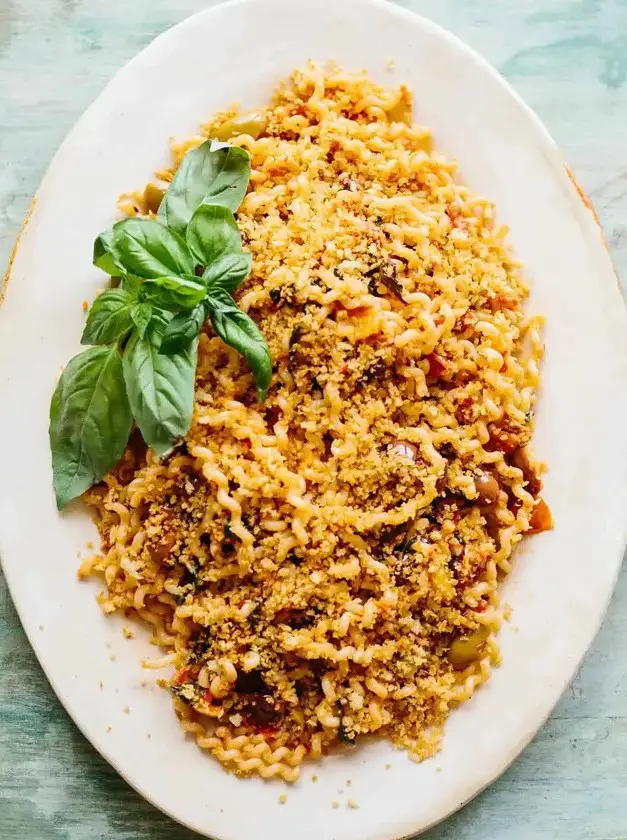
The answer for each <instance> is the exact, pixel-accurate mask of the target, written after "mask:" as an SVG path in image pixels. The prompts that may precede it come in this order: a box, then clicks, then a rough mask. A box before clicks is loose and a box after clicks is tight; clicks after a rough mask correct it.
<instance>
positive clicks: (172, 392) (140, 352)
mask: <svg viewBox="0 0 627 840" xmlns="http://www.w3.org/2000/svg"><path fill="white" fill-rule="evenodd" d="M162 331H163V325H162V324H161V323H160V322H159V321H153V322H152V323H151V324H150V325H149V326H148V329H147V330H146V335H145V336H144V338H140V337H139V336H138V335H137V333H135V334H134V335H132V336H131V339H130V341H129V343H128V345H127V347H126V350H125V352H124V361H123V369H124V381H125V382H126V390H127V393H128V398H129V401H130V404H131V410H132V412H133V416H134V418H135V421H136V422H137V425H138V426H139V429H140V431H141V433H142V436H143V438H144V440H145V441H146V443H147V444H148V446H150V447H151V448H152V449H154V450H155V452H156V453H157V454H158V455H163V454H164V453H165V452H167V451H168V449H170V448H171V447H172V445H173V444H174V443H175V442H176V440H177V439H178V438H180V437H182V436H183V435H185V434H187V432H188V431H189V427H190V424H191V421H192V410H193V407H194V376H195V372H196V356H197V351H198V342H197V341H193V342H192V343H191V344H190V346H189V347H187V348H186V349H184V350H182V351H181V352H179V353H174V354H172V355H169V356H166V355H165V354H161V353H159V347H160V344H161V340H162Z"/></svg>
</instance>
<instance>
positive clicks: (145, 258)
mask: <svg viewBox="0 0 627 840" xmlns="http://www.w3.org/2000/svg"><path fill="white" fill-rule="evenodd" d="M111 247H112V253H113V256H114V258H115V261H116V263H117V264H119V265H121V266H123V267H124V269H125V271H126V272H129V273H130V274H136V275H137V276H138V277H144V278H154V277H165V276H168V275H176V274H193V273H194V265H193V262H192V258H191V256H190V253H189V251H188V250H187V246H186V245H185V242H184V241H183V240H182V239H181V238H180V236H177V234H176V233H173V232H172V231H171V230H168V229H167V228H166V227H165V226H164V225H162V224H160V223H159V222H156V221H155V220H154V219H138V218H134V219H124V220H123V221H121V222H117V224H115V225H114V226H113V242H112V246H111Z"/></svg>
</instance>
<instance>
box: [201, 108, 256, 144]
mask: <svg viewBox="0 0 627 840" xmlns="http://www.w3.org/2000/svg"><path fill="white" fill-rule="evenodd" d="M265 127H266V118H265V117H263V116H262V115H261V114H246V115H245V116H242V117H234V118H233V119H232V120H227V122H225V123H222V125H220V126H218V127H217V128H216V129H214V131H213V132H212V134H213V137H215V139H216V140H221V141H222V142H223V143H224V142H226V141H227V140H230V139H231V138H232V137H238V136H239V135H240V134H248V135H249V137H253V138H254V139H255V140H256V139H257V138H258V137H259V135H260V134H262V132H263V131H264V130H265Z"/></svg>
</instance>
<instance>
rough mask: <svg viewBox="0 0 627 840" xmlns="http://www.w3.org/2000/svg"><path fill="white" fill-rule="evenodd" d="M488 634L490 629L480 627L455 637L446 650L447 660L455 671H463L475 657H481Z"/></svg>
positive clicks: (475, 659)
mask: <svg viewBox="0 0 627 840" xmlns="http://www.w3.org/2000/svg"><path fill="white" fill-rule="evenodd" d="M489 636H490V630H489V629H488V628H487V627H482V628H481V629H480V630H477V631H476V632H475V633H473V634H472V635H470V636H465V637H464V638H461V639H455V641H454V642H453V644H452V645H451V649H450V650H449V652H448V661H449V662H450V663H451V665H452V666H453V668H455V670H456V671H463V670H464V668H467V667H468V666H469V665H472V663H473V662H476V661H477V659H481V657H482V656H483V654H484V652H485V645H486V642H487V640H488V637H489Z"/></svg>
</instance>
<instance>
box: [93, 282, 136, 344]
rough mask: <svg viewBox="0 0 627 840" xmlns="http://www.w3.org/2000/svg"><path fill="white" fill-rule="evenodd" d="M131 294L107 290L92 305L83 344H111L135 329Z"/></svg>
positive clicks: (117, 290) (122, 290) (119, 290)
mask: <svg viewBox="0 0 627 840" xmlns="http://www.w3.org/2000/svg"><path fill="white" fill-rule="evenodd" d="M131 303H132V298H131V296H130V294H129V293H128V292H126V291H124V289H107V290H106V292H103V293H102V294H101V295H99V296H98V297H97V298H96V300H95V301H94V302H93V303H92V305H91V307H90V309H89V315H88V316H87V323H86V324H85V329H84V330H83V335H82V338H81V344H111V342H114V341H119V340H120V339H121V338H123V337H124V336H125V335H126V334H127V333H128V332H129V331H130V330H131V329H132V327H133V321H132V320H131Z"/></svg>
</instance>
